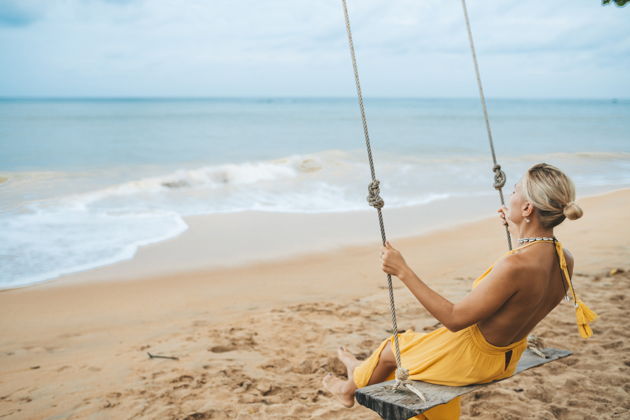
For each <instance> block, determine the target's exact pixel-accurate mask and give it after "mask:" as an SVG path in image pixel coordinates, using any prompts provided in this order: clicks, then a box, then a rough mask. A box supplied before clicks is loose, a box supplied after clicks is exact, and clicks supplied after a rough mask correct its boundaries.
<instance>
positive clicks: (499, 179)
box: [462, 0, 512, 250]
mask: <svg viewBox="0 0 630 420" xmlns="http://www.w3.org/2000/svg"><path fill="white" fill-rule="evenodd" d="M462 8H463V9H464V20H465V21H466V30H467V32H468V42H469V43H470V52H471V53H472V59H473V64H474V66H475V75H476V76H477V87H478V88H479V99H480V100H481V107H482V108H483V117H484V120H485V122H486V131H487V132H488V141H489V143H490V153H492V162H493V163H494V166H493V167H492V171H493V172H494V184H493V186H494V188H495V189H496V190H497V191H498V192H499V199H500V200H501V206H505V200H504V199H503V190H502V188H503V186H504V185H505V181H506V179H507V178H506V176H505V172H503V170H502V169H501V165H499V164H498V163H497V156H496V153H495V151H494V143H493V141H492V130H491V129H490V118H489V117H488V108H487V107H486V97H485V95H484V93H483V86H482V84H481V75H480V73H479V63H477V52H476V51H475V43H474V42H473V36H472V30H471V29H470V19H469V18H468V9H467V8H466V0H462ZM505 234H506V236H507V242H508V248H509V249H510V250H511V249H512V238H511V237H510V231H509V230H508V225H507V224H506V225H505Z"/></svg>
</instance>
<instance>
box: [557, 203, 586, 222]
mask: <svg viewBox="0 0 630 420" xmlns="http://www.w3.org/2000/svg"><path fill="white" fill-rule="evenodd" d="M562 213H563V214H564V215H565V216H566V217H567V219H569V220H575V219H579V218H580V217H582V215H583V214H584V212H583V211H582V209H581V208H580V206H578V205H577V204H575V202H573V201H570V202H568V203H567V204H565V205H564V208H563V209H562Z"/></svg>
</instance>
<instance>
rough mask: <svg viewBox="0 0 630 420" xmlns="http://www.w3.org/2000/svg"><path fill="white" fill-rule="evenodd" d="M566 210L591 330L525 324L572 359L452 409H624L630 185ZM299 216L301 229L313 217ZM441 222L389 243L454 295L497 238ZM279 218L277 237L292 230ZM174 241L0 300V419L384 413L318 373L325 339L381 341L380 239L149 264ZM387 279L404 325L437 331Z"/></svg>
mask: <svg viewBox="0 0 630 420" xmlns="http://www.w3.org/2000/svg"><path fill="white" fill-rule="evenodd" d="M578 202H579V204H580V205H581V206H582V208H583V209H584V211H585V216H584V217H583V218H582V219H580V220H578V221H575V222H571V221H567V222H565V223H564V224H563V225H561V226H560V227H559V228H558V229H557V230H556V236H557V237H558V238H560V240H561V241H562V242H563V243H564V245H565V246H566V247H567V248H569V249H570V250H571V252H572V253H573V255H574V257H575V260H576V266H575V273H574V284H575V287H576V290H577V291H578V293H579V294H580V295H581V296H582V298H583V299H584V301H586V302H587V303H588V304H589V305H590V306H591V308H592V309H594V310H595V311H597V312H598V313H599V315H600V319H599V320H598V321H596V322H595V323H594V324H593V331H594V336H593V337H592V338H591V339H589V340H584V339H581V338H580V337H579V335H578V333H577V329H576V327H575V322H574V313H573V310H572V307H571V306H570V305H561V306H559V307H558V308H557V309H555V310H554V311H553V312H552V313H551V314H550V315H549V316H548V317H547V318H546V319H545V320H544V321H543V322H542V323H541V324H540V325H539V326H538V327H537V328H536V329H535V330H534V333H535V334H537V335H538V336H540V337H541V338H542V339H543V341H544V343H545V345H546V346H550V347H556V348H565V349H570V350H572V351H573V352H574V355H573V356H570V357H568V358H566V359H563V360H561V361H558V362H553V363H550V364H547V365H546V366H544V367H540V368H536V369H534V370H531V371H528V372H526V373H523V374H520V375H518V376H516V377H514V378H511V379H508V380H506V381H503V382H502V383H500V384H495V385H490V386H487V387H486V388H484V390H482V391H477V392H475V393H473V394H470V395H468V396H467V397H465V398H464V399H463V404H462V407H463V416H462V418H471V417H478V418H484V419H485V418H487V419H521V418H532V419H546V418H549V419H555V418H559V419H589V418H591V419H608V418H610V419H612V418H629V417H630V397H629V395H628V393H629V392H630V342H629V340H628V336H629V334H630V333H629V332H628V330H627V326H628V319H629V317H630V310H629V309H628V304H627V301H628V299H629V298H628V297H627V296H628V291H629V288H630V274H629V271H630V258H629V257H630V239H629V238H630V236H629V233H630V232H629V230H630V229H629V228H630V223H629V222H630V211H629V210H630V189H624V190H619V191H615V192H612V193H607V194H603V195H599V196H594V197H588V198H583V199H580V200H578ZM385 211H386V215H388V214H390V213H388V212H387V209H386V210H385ZM453 211H455V212H456V211H460V212H465V211H466V210H465V207H461V208H458V209H455V210H453ZM195 223H197V224H198V226H192V227H191V229H190V231H189V233H188V235H187V236H186V237H183V238H180V239H176V240H174V241H177V240H179V241H182V240H184V241H188V245H187V246H189V247H191V248H195V246H196V247H197V248H200V249H202V250H203V248H204V247H205V246H206V245H205V243H204V235H202V234H200V233H199V232H201V231H202V230H203V229H204V227H203V226H204V220H203V219H201V218H200V219H197V220H196V222H195ZM226 223H227V222H226ZM338 223H344V222H343V221H341V220H340V221H338ZM345 223H347V222H345ZM373 223H375V221H374V220H373ZM303 224H304V225H306V226H311V229H313V220H312V219H311V220H310V221H308V222H305V223H303ZM228 226H229V225H228ZM294 226H299V224H298V223H297V222H294ZM316 227H317V226H316V225H315V228H316ZM438 227H440V229H439V230H432V231H427V232H424V233H423V234H420V235H413V236H408V237H402V236H401V235H400V234H399V235H398V236H396V239H395V240H392V242H393V243H394V246H396V247H397V248H398V249H400V250H401V252H402V253H403V255H404V256H405V258H406V259H407V261H408V262H409V264H410V265H411V267H412V268H413V269H414V270H415V271H416V273H418V274H419V275H420V277H421V278H423V279H424V280H425V281H426V282H427V283H428V284H429V285H430V286H431V287H433V288H435V289H436V290H437V291H438V292H440V293H442V294H443V295H445V296H446V297H447V298H449V299H452V300H454V301H457V300H459V299H461V297H462V296H464V295H465V294H466V293H467V292H468V290H469V289H470V286H471V283H472V279H473V278H474V277H476V276H477V275H479V274H480V273H481V272H483V270H485V268H486V267H487V266H488V265H490V264H491V263H492V262H493V261H494V260H495V259H496V258H498V256H500V255H501V253H502V252H504V251H505V247H506V244H505V237H504V236H503V235H504V234H503V233H502V229H501V226H500V225H499V224H498V221H497V220H496V218H495V217H492V218H486V219H483V220H477V221H473V222H469V223H465V224H458V225H457V226H450V227H444V226H439V225H438ZM206 228H207V229H210V228H208V227H206ZM285 228H286V229H285V230H284V233H283V235H284V237H286V238H290V237H291V235H290V233H291V232H295V230H294V229H296V228H291V227H286V226H285ZM372 232H373V233H374V234H377V231H376V230H373V231H372ZM183 236H184V235H183ZM300 237H301V238H302V240H304V241H308V237H307V236H301V235H300ZM206 240H207V238H206ZM257 240H260V239H257ZM230 243H231V244H232V245H230V246H232V247H234V246H235V245H233V243H234V242H230ZM180 245H181V246H179V245H177V246H176V245H174V244H173V242H172V241H167V242H165V243H163V244H158V245H154V246H152V247H150V249H149V250H144V252H142V253H143V255H144V256H140V253H139V258H136V259H134V260H132V261H130V262H126V263H120V264H115V265H112V266H110V267H107V268H103V269H100V270H91V271H87V272H84V273H78V274H75V275H72V276H65V277H63V278H61V279H58V280H56V281H52V282H48V283H44V284H40V285H35V286H30V287H25V288H19V289H14V290H5V291H2V292H0V331H1V335H0V418H2V419H4V418H7V419H9V418H10V419H70V418H73V419H74V418H77V419H78V418H89V419H101V418H102V419H118V418H121V419H122V418H125V419H126V418H148V419H171V418H172V419H185V418H188V419H205V418H216V419H221V418H242V419H245V418H253V417H255V418H270V419H276V418H279V419H284V418H286V419H290V418H321V419H351V418H352V419H356V418H362V419H378V418H379V417H378V416H377V415H375V414H374V413H372V412H371V411H369V410H367V409H365V408H364V407H361V406H358V405H357V406H355V407H354V408H352V409H345V408H342V407H341V406H340V405H339V404H338V403H337V401H336V400H335V399H334V398H333V397H332V396H331V395H330V394H329V393H327V392H326V391H324V390H323V389H322V387H321V385H320V384H321V377H322V376H323V375H324V374H325V373H326V372H330V371H332V372H335V373H336V374H337V375H339V376H343V375H344V369H343V366H342V365H341V363H340V362H339V361H338V360H336V358H335V348H336V347H337V346H338V345H340V344H343V345H346V346H347V347H349V349H350V350H351V351H353V352H354V353H355V354H356V355H357V356H358V357H365V356H367V355H368V354H369V352H371V350H372V349H373V348H374V347H375V346H376V345H377V344H378V342H380V341H381V340H382V339H384V338H386V337H387V334H388V332H387V330H388V328H389V327H390V318H389V310H388V302H387V294H386V290H385V287H384V286H385V276H384V274H383V273H382V272H381V271H380V270H379V259H378V254H379V250H380V248H379V245H378V242H376V241H373V242H370V243H364V244H356V245H350V246H337V247H332V248H331V249H326V250H325V251H320V252H308V253H304V252H302V253H300V254H296V255H293V256H290V257H288V258H284V259H281V258H278V257H277V256H276V257H274V259H273V260H268V261H259V262H249V263H247V262H243V261H240V263H238V264H236V262H238V261H237V260H238V259H235V260H234V261H233V263H232V264H229V266H225V267H219V268H217V267H216V266H212V265H211V264H208V265H207V266H204V265H203V263H202V261H201V260H196V261H197V262H196V263H194V264H193V263H191V264H189V265H186V266H185V267H188V268H189V269H188V270H185V269H184V268H182V267H178V268H177V269H176V270H175V269H173V270H171V271H169V272H166V273H164V274H159V272H158V273H156V272H155V270H156V266H157V267H162V264H165V263H164V262H165V261H169V258H170V259H173V258H174V257H173V252H174V249H180V248H181V247H183V246H184V244H183V243H182V242H180ZM270 248H274V249H275V248H276V247H274V246H273V245H272V244H271V243H270ZM160 253H161V254H160ZM134 261H135V262H134ZM138 261H141V262H142V264H140V263H139V262H138ZM152 261H154V264H153V265H154V267H149V268H144V269H140V268H137V267H142V266H146V265H147V264H148V265H151V262H152ZM134 265H135V267H136V268H135V269H131V267H132V266H134ZM613 269H621V270H623V272H621V271H619V272H615V273H614V274H611V270H613ZM134 270H138V271H134ZM143 270H145V271H143ZM160 272H162V271H160ZM613 272H614V270H613ZM103 273H105V274H103ZM395 285H396V298H397V304H398V307H399V326H400V328H401V329H407V328H414V329H415V330H417V331H423V330H426V331H429V330H431V329H433V328H436V321H435V320H434V319H433V318H432V317H431V316H430V315H428V313H427V312H426V311H425V310H424V309H423V308H422V307H421V306H420V305H419V304H418V303H416V302H415V301H414V299H413V296H411V294H410V293H409V292H408V291H407V290H406V289H404V288H403V287H404V286H402V285H401V283H400V282H398V281H397V280H396V281H395ZM148 352H151V353H153V354H159V355H168V356H175V357H178V360H171V359H160V358H153V359H151V358H149V357H148V354H147V353H148Z"/></svg>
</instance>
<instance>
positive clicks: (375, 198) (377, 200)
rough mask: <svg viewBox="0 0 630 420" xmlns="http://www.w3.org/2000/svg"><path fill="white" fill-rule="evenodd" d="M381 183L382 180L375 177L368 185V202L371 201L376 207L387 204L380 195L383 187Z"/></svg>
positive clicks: (371, 204)
mask: <svg viewBox="0 0 630 420" xmlns="http://www.w3.org/2000/svg"><path fill="white" fill-rule="evenodd" d="M379 184H380V181H379V180H378V179H375V180H374V181H372V182H370V185H368V196H367V201H368V203H370V206H372V207H374V208H375V209H381V208H383V206H384V205H385V201H383V199H382V198H381V196H380V194H381V189H380V187H379Z"/></svg>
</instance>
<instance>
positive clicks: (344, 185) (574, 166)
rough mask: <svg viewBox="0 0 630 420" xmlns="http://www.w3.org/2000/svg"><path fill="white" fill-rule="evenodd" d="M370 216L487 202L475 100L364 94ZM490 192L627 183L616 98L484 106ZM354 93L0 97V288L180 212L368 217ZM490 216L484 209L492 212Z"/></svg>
mask: <svg viewBox="0 0 630 420" xmlns="http://www.w3.org/2000/svg"><path fill="white" fill-rule="evenodd" d="M365 106H366V112H367V119H368V128H369V134H370V141H371V145H372V153H373V158H374V163H375V170H376V176H377V178H378V179H379V180H380V183H381V196H382V197H383V199H384V200H385V209H387V208H396V207H405V206H429V205H431V204H432V203H436V202H443V201H445V200H450V199H453V198H456V197H459V198H462V197H464V198H466V197H470V198H471V199H472V200H474V199H476V197H485V196H489V195H496V191H495V190H494V189H493V188H492V182H493V173H492V166H493V162H492V157H491V153H490V146H489V142H488V136H487V133H486V128H485V124H484V120H483V114H482V109H481V106H480V103H479V100H478V99H476V98H470V99H466V98H463V99H412V98H404V99H396V98H367V99H366V102H365ZM488 110H489V115H490V122H491V127H492V134H493V137H494V142H495V150H496V156H497V160H498V161H499V163H500V164H501V165H502V167H503V169H504V170H505V172H506V173H507V176H508V183H507V185H506V187H505V194H506V195H509V194H510V192H511V190H512V186H513V184H514V183H515V182H517V181H518V179H519V177H520V176H521V175H522V173H523V172H524V171H525V170H526V169H527V168H528V167H529V166H531V165H533V164H535V163H538V162H547V163H551V164H553V165H556V166H558V167H559V168H561V169H562V170H563V171H565V172H566V173H567V174H568V175H569V176H570V177H571V178H572V179H573V181H574V183H575V185H576V189H577V195H578V198H579V197H581V196H585V195H592V194H599V193H604V192H607V191H611V190H615V189H620V188H627V187H629V186H630V100H623V99H606V100H530V99H527V100H525V99H491V100H489V102H488ZM370 180H371V175H370V169H369V166H368V159H367V153H366V149H365V140H364V134H363V126H362V123H361V119H360V114H359V108H358V104H357V101H356V99H354V98H192V99H185V98H150V99H139V98H136V99H129V98H123V99H117V98H89V99H32V98H30V99H23V98H22V99H11V98H1V99H0V289H7V288H14V287H19V286H25V285H30V284H34V283H38V282H42V281H47V280H50V279H54V278H56V277H58V276H60V275H63V274H67V273H73V272H77V271H82V270H87V269H90V268H94V267H99V266H102V265H107V264H112V263H115V262H117V261H122V260H125V259H130V258H133V256H134V254H135V253H136V252H137V250H138V247H140V246H142V245H145V244H151V243H155V242H158V241H163V240H166V239H169V238H173V237H175V236H177V235H179V234H181V233H182V232H184V231H185V230H186V229H187V228H188V226H187V224H186V221H185V217H186V216H191V215H202V214H205V215H212V214H218V213H232V212H243V211H260V212H276V213H335V212H349V211H373V209H372V208H371V207H369V206H368V204H367V202H366V195H367V185H368V184H369V182H370ZM492 211H494V209H492Z"/></svg>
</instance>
